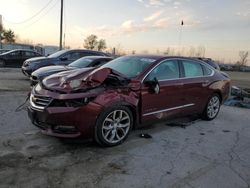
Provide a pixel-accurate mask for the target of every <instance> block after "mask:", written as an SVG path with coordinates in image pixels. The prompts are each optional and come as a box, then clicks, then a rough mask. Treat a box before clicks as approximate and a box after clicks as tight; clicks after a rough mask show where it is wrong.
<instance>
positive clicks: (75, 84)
mask: <svg viewBox="0 0 250 188" xmlns="http://www.w3.org/2000/svg"><path fill="white" fill-rule="evenodd" d="M81 83H82V80H71V81H70V82H69V86H70V87H71V88H72V89H76V88H78V87H79V86H80V85H81Z"/></svg>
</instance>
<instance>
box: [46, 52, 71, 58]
mask: <svg viewBox="0 0 250 188" xmlns="http://www.w3.org/2000/svg"><path fill="white" fill-rule="evenodd" d="M67 51H68V50H60V51H58V52H55V53H53V54H51V55H49V56H48V57H49V58H58V57H59V56H61V55H62V54H64V53H65V52H67Z"/></svg>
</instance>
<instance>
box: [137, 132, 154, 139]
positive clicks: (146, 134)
mask: <svg viewBox="0 0 250 188" xmlns="http://www.w3.org/2000/svg"><path fill="white" fill-rule="evenodd" d="M139 137H141V138H152V136H151V135H150V134H148V133H141V134H139Z"/></svg>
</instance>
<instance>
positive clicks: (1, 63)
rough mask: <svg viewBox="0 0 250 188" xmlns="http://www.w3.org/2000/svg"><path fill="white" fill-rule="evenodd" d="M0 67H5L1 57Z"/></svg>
mask: <svg viewBox="0 0 250 188" xmlns="http://www.w3.org/2000/svg"><path fill="white" fill-rule="evenodd" d="M0 67H5V61H4V60H3V59H0Z"/></svg>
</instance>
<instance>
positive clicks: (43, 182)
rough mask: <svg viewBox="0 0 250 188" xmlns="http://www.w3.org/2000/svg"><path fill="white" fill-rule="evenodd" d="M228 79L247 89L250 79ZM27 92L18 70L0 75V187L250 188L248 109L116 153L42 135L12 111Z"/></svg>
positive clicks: (157, 133)
mask: <svg viewBox="0 0 250 188" xmlns="http://www.w3.org/2000/svg"><path fill="white" fill-rule="evenodd" d="M229 74H230V75H232V76H233V80H234V79H235V81H237V82H239V81H240V80H243V82H244V83H243V82H242V83H243V84H249V82H250V77H248V75H250V74H249V73H243V74H237V73H232V74H231V73H229ZM237 75H245V76H246V77H244V79H242V76H237ZM236 78H237V79H236ZM247 79H248V83H247V81H246V82H245V81H244V80H247ZM237 82H235V83H237ZM28 91H29V82H28V80H27V79H26V78H25V77H24V76H23V75H22V73H21V72H20V69H0V120H1V121H0V128H1V131H0V187H1V188H2V187H25V188H26V187H32V188H33V187H53V188H54V187H164V188H165V187H173V188H174V187H183V188H189V187H190V188H191V187H207V188H211V187H213V188H214V187H218V188H223V187H225V188H231V187H232V188H237V187H250V160H249V159H250V147H249V146H250V126H249V122H250V111H249V110H248V109H242V108H235V107H227V106H222V109H221V112H220V114H219V116H218V117H217V118H216V119H215V120H214V121H210V122H207V121H201V120H196V121H194V122H192V123H185V125H187V126H170V125H168V124H167V122H166V123H161V124H158V125H152V126H151V127H150V128H147V129H142V130H136V131H133V132H132V134H131V135H130V136H129V138H128V139H127V140H126V142H125V143H124V144H122V145H120V146H117V147H112V148H100V147H99V146H97V145H95V144H94V143H92V142H86V143H85V142H83V141H65V140H63V141H62V140H59V139H56V138H53V137H48V136H45V135H42V134H40V132H39V130H38V129H37V128H36V127H34V126H33V125H31V123H30V121H29V119H28V117H27V113H26V111H24V110H22V111H19V112H15V109H16V107H17V106H19V105H20V104H22V103H23V102H24V100H25V98H26V94H27V92H28ZM178 121H180V120H178ZM182 121H183V119H182ZM185 121H186V120H185ZM140 133H148V134H150V135H151V136H152V138H151V139H145V138H140V137H139V136H138V135H139V134H140Z"/></svg>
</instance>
